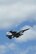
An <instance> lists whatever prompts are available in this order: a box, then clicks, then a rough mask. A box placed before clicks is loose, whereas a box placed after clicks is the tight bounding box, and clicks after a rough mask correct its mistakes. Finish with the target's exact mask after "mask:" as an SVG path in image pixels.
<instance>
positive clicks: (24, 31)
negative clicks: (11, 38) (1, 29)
mask: <svg viewBox="0 0 36 54" xmlns="http://www.w3.org/2000/svg"><path fill="white" fill-rule="evenodd" d="M27 30H29V28H28V29H25V30H21V31H20V32H19V33H20V34H22V33H23V32H25V31H27Z"/></svg>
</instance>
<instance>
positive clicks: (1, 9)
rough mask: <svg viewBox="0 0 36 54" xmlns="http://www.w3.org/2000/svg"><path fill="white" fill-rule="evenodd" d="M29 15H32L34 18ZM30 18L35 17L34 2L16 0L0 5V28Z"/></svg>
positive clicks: (35, 6) (35, 7) (35, 8)
mask: <svg viewBox="0 0 36 54" xmlns="http://www.w3.org/2000/svg"><path fill="white" fill-rule="evenodd" d="M31 15H32V16H33V15H34V18H32V16H31ZM31 18H32V19H36V5H34V4H24V3H21V2H17V3H14V4H10V5H0V28H5V27H9V26H10V25H14V24H15V25H16V24H19V23H21V22H22V21H24V20H27V19H31ZM16 22H17V23H16Z"/></svg>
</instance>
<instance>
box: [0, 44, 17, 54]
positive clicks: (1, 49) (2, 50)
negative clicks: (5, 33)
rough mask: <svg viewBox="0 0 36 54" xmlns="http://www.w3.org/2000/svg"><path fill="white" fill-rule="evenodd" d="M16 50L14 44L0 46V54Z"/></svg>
mask: <svg viewBox="0 0 36 54" xmlns="http://www.w3.org/2000/svg"><path fill="white" fill-rule="evenodd" d="M15 49H16V45H15V44H14V43H10V44H5V45H3V44H1V45H0V54H5V53H6V52H7V51H8V50H15Z"/></svg>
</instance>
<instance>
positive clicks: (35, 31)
mask: <svg viewBox="0 0 36 54" xmlns="http://www.w3.org/2000/svg"><path fill="white" fill-rule="evenodd" d="M26 28H30V29H29V30H28V31H26V32H24V33H23V35H22V36H20V37H19V38H17V39H16V38H15V40H16V42H26V41H29V40H34V39H35V40H36V26H33V27H30V26H25V27H23V28H22V29H26Z"/></svg>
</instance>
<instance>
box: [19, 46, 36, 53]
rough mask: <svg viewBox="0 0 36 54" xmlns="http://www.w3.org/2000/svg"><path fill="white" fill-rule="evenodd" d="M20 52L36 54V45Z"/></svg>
mask: <svg viewBox="0 0 36 54" xmlns="http://www.w3.org/2000/svg"><path fill="white" fill-rule="evenodd" d="M20 54H36V46H29V47H27V48H26V49H25V50H23V51H21V52H20Z"/></svg>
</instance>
